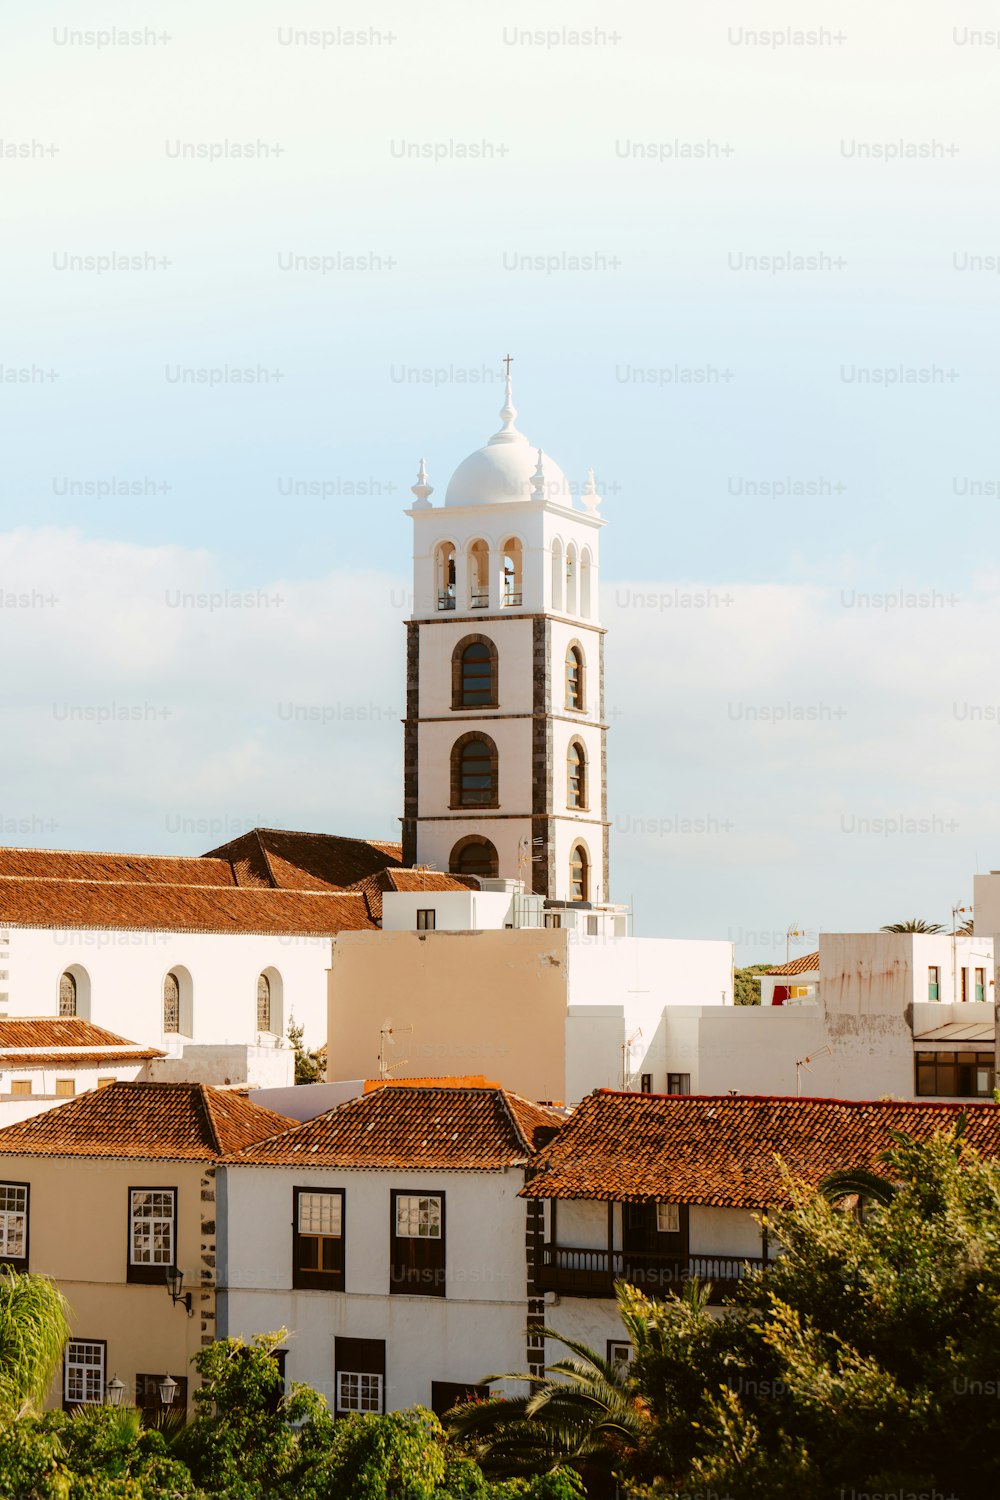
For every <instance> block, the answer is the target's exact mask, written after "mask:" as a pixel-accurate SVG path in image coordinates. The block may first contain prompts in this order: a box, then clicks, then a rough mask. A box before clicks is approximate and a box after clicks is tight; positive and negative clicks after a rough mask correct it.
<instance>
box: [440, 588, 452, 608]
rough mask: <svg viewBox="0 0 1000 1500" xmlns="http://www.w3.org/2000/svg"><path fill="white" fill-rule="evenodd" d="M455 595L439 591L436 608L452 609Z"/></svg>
mask: <svg viewBox="0 0 1000 1500" xmlns="http://www.w3.org/2000/svg"><path fill="white" fill-rule="evenodd" d="M454 608H455V595H454V594H447V593H444V592H441V593H439V594H438V609H454Z"/></svg>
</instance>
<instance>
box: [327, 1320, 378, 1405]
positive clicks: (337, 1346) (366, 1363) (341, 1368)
mask: <svg viewBox="0 0 1000 1500" xmlns="http://www.w3.org/2000/svg"><path fill="white" fill-rule="evenodd" d="M341 1375H378V1376H379V1377H380V1379H381V1382H382V1386H381V1398H382V1401H381V1404H382V1411H383V1412H384V1411H385V1339H356V1338H344V1337H343V1336H342V1335H340V1334H337V1335H335V1337H334V1341H333V1401H332V1403H331V1405H332V1406H333V1412H334V1415H335V1416H338V1417H339V1416H342V1415H343V1413H342V1412H341V1410H340V1377H341Z"/></svg>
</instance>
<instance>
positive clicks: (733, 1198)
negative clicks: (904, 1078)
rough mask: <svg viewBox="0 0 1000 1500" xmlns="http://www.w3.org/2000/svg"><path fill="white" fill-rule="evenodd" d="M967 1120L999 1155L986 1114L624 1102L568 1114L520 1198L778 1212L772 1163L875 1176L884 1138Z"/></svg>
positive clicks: (829, 1103) (895, 1106)
mask: <svg viewBox="0 0 1000 1500" xmlns="http://www.w3.org/2000/svg"><path fill="white" fill-rule="evenodd" d="M963 1111H964V1112H965V1114H966V1115H967V1117H968V1125H967V1128H966V1135H965V1138H966V1139H967V1140H968V1141H970V1142H971V1144H972V1145H974V1146H976V1147H977V1148H978V1149H979V1150H980V1151H982V1152H983V1153H984V1154H988V1155H991V1156H996V1155H1000V1109H998V1108H997V1106H996V1105H994V1104H972V1103H967V1102H965V1101H963V1102H962V1103H961V1104H932V1103H908V1102H900V1101H895V1100H877V1101H873V1100H844V1099H788V1098H772V1097H768V1096H760V1095H751V1096H742V1095H732V1094H723V1095H695V1094H691V1095H676V1094H674V1095H663V1094H626V1093H616V1092H613V1091H612V1090H607V1089H599V1090H597V1091H596V1092H595V1093H593V1094H590V1095H589V1096H588V1097H587V1098H586V1099H584V1100H583V1102H582V1103H581V1104H580V1105H579V1107H578V1108H577V1109H576V1111H575V1112H574V1113H573V1115H572V1116H571V1117H570V1120H569V1122H568V1124H567V1125H566V1126H565V1127H564V1129H563V1130H562V1131H561V1132H560V1134H559V1136H558V1137H557V1138H556V1139H555V1141H554V1142H553V1144H552V1145H551V1146H550V1147H549V1148H548V1150H547V1151H546V1153H545V1160H544V1161H540V1162H539V1164H538V1165H539V1170H538V1173H537V1175H536V1176H534V1177H533V1178H532V1180H531V1181H530V1183H529V1184H528V1185H527V1186H526V1187H525V1189H524V1192H523V1194H522V1196H524V1197H530V1198H587V1199H595V1198H596V1199H604V1200H607V1199H609V1198H610V1199H614V1200H615V1201H618V1202H643V1201H649V1200H651V1199H661V1200H664V1201H667V1202H675V1203H703V1204H714V1205H719V1206H723V1207H730V1208H757V1209H761V1208H767V1207H769V1206H775V1205H781V1204H786V1203H787V1202H788V1190H787V1187H786V1185H785V1181H784V1177H783V1174H782V1171H781V1167H780V1166H779V1164H778V1158H779V1157H780V1159H781V1161H782V1162H783V1163H784V1164H785V1166H786V1167H787V1169H788V1170H789V1171H790V1172H791V1174H792V1177H793V1178H795V1179H797V1180H799V1181H804V1182H806V1183H808V1184H810V1185H815V1184H817V1183H819V1182H820V1181H821V1180H822V1179H823V1178H824V1177H825V1176H827V1175H828V1174H829V1173H830V1172H834V1171H838V1170H840V1169H842V1168H848V1167H862V1166H864V1167H867V1168H869V1169H871V1170H874V1171H879V1170H881V1168H880V1165H879V1163H878V1162H877V1160H876V1158H877V1157H878V1155H879V1153H880V1152H882V1151H884V1150H886V1149H887V1147H889V1146H891V1145H892V1136H891V1132H892V1131H894V1130H902V1131H905V1132H906V1133H907V1134H908V1135H911V1136H914V1137H917V1138H920V1137H925V1136H928V1135H931V1134H933V1133H934V1132H935V1131H938V1130H942V1129H948V1128H951V1127H953V1126H954V1125H955V1122H956V1120H957V1119H958V1117H959V1115H960V1114H962V1112H963Z"/></svg>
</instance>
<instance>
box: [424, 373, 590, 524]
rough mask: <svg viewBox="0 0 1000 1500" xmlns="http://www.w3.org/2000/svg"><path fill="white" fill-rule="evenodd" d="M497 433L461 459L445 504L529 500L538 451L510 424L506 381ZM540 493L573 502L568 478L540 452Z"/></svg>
mask: <svg viewBox="0 0 1000 1500" xmlns="http://www.w3.org/2000/svg"><path fill="white" fill-rule="evenodd" d="M500 415H501V417H503V419H504V423H503V426H502V427H501V429H500V431H499V432H496V433H494V434H493V436H492V437H491V438H490V440H489V442H488V443H487V444H486V445H485V447H483V448H477V449H476V451H475V453H470V454H469V456H468V458H463V460H462V462H461V463H460V464H459V466H458V468H457V469H456V470H455V472H454V474H453V475H452V476H451V479H450V480H449V482H448V489H447V491H446V492H445V497H444V503H445V505H504V504H506V503H507V502H509V501H512V500H530V499H531V497H532V492H533V490H534V489H535V475H536V471H537V466H538V463H539V451H540V450H538V449H536V448H533V447H532V446H531V444H530V443H529V442H528V439H527V438H526V437H525V436H524V433H523V432H518V430H517V428H516V427H515V426H514V419H515V418H516V416H517V412H516V411H515V410H514V407H513V405H512V402H511V393H510V382H509V381H508V382H507V396H506V400H505V402H504V406H503V410H502V411H501V413H500ZM541 465H542V493H543V495H544V498H545V499H546V500H552V501H554V502H555V503H556V504H557V505H568V506H572V504H573V492H572V490H571V489H570V484H569V480H568V479H567V478H566V475H565V474H564V473H563V471H562V469H560V467H559V465H558V464H557V463H554V462H553V460H552V459H551V458H549V457H548V455H547V454H545V453H542V454H541Z"/></svg>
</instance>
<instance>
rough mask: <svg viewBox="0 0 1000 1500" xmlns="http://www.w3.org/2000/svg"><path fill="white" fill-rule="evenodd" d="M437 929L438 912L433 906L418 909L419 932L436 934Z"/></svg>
mask: <svg viewBox="0 0 1000 1500" xmlns="http://www.w3.org/2000/svg"><path fill="white" fill-rule="evenodd" d="M436 928H437V912H436V911H435V909H434V907H433V906H419V907H418V908H417V931H418V932H434V931H435V930H436Z"/></svg>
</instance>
